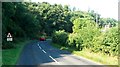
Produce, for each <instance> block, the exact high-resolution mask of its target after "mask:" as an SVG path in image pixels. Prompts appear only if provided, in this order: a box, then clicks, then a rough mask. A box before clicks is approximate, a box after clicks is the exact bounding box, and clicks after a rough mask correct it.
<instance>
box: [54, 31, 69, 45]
mask: <svg viewBox="0 0 120 67" xmlns="http://www.w3.org/2000/svg"><path fill="white" fill-rule="evenodd" d="M67 39H68V33H66V32H65V31H64V30H59V31H55V32H54V34H53V35H52V41H53V42H54V43H58V44H61V45H63V46H65V45H67Z"/></svg>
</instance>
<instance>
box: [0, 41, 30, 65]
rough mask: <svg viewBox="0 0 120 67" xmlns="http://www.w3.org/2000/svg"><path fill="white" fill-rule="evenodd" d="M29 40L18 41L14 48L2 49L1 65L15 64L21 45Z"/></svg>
mask: <svg viewBox="0 0 120 67" xmlns="http://www.w3.org/2000/svg"><path fill="white" fill-rule="evenodd" d="M28 42H30V40H26V41H24V42H19V43H17V44H16V48H12V49H4V50H2V62H3V65H15V64H16V62H17V60H18V58H19V56H20V53H21V51H22V49H23V47H24V46H25V45H26V44H27V43H28Z"/></svg>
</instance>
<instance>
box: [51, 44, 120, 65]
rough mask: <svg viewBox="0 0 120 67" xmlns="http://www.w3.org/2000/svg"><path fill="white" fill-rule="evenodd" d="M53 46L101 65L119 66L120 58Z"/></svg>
mask: <svg viewBox="0 0 120 67" xmlns="http://www.w3.org/2000/svg"><path fill="white" fill-rule="evenodd" d="M52 45H53V46H54V47H56V48H58V49H60V50H67V51H69V52H71V53H72V54H75V55H78V56H82V57H85V58H87V59H90V60H93V61H95V62H97V63H101V64H105V65H118V57H112V56H107V55H104V54H101V53H93V52H90V51H89V50H82V51H77V50H75V48H71V47H64V46H61V45H58V44H55V43H52Z"/></svg>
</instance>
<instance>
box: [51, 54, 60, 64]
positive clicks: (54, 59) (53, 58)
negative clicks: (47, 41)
mask: <svg viewBox="0 0 120 67" xmlns="http://www.w3.org/2000/svg"><path fill="white" fill-rule="evenodd" d="M49 57H50V58H51V59H52V60H54V61H55V62H56V63H57V64H60V63H59V62H58V61H57V60H55V59H54V58H53V57H52V56H50V55H49Z"/></svg>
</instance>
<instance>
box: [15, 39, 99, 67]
mask: <svg viewBox="0 0 120 67" xmlns="http://www.w3.org/2000/svg"><path fill="white" fill-rule="evenodd" d="M16 65H100V64H98V63H96V62H93V61H90V60H87V59H85V58H81V57H79V56H75V55H72V54H71V53H70V52H67V51H64V50H59V49H57V48H54V47H52V46H51V44H50V40H46V41H34V42H31V43H29V44H27V45H26V46H25V47H24V49H23V51H22V53H21V55H20V58H19V60H18V62H17V64H16Z"/></svg>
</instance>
